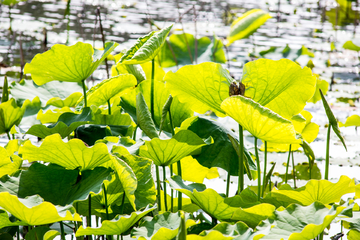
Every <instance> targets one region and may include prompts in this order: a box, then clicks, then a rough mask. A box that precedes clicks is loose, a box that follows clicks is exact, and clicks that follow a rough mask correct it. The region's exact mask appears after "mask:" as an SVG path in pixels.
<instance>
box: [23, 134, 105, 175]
mask: <svg viewBox="0 0 360 240" xmlns="http://www.w3.org/2000/svg"><path fill="white" fill-rule="evenodd" d="M19 154H22V157H23V159H27V160H28V161H29V162H33V161H44V162H50V163H55V164H58V165H60V166H62V167H65V168H68V169H75V168H80V171H84V170H87V169H93V168H95V167H97V166H100V165H101V164H103V163H106V162H107V161H110V160H111V155H110V154H109V152H108V149H107V147H106V145H105V144H104V143H97V144H95V145H94V146H93V147H90V148H88V147H86V146H85V144H84V142H83V141H81V140H79V139H71V140H70V141H69V142H67V143H65V142H63V141H62V140H61V137H60V135H59V134H54V135H50V136H47V137H46V138H45V139H44V141H43V143H42V144H41V146H40V147H36V146H34V145H33V144H32V143H31V142H30V141H27V142H26V143H25V144H24V146H22V147H20V149H19Z"/></svg>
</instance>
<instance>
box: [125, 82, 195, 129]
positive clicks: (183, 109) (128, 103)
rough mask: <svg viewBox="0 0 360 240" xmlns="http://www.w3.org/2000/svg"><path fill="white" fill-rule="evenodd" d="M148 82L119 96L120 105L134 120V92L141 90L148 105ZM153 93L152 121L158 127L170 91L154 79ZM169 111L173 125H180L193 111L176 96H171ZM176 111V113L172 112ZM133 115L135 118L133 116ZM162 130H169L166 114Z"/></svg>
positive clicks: (168, 119) (168, 120)
mask: <svg viewBox="0 0 360 240" xmlns="http://www.w3.org/2000/svg"><path fill="white" fill-rule="evenodd" d="M150 84H151V82H150V81H149V80H145V81H143V82H141V83H140V84H139V85H138V86H137V88H136V89H134V90H132V91H131V92H130V93H127V94H126V95H124V96H122V97H121V102H120V105H121V106H122V108H123V109H124V110H125V111H126V112H127V113H129V114H130V115H131V116H132V117H133V119H134V121H137V119H136V94H138V93H139V92H141V93H142V94H143V96H144V99H145V101H146V103H147V105H148V106H150ZM154 86H155V94H154V108H155V109H154V121H155V125H156V126H158V127H160V123H161V116H162V108H163V106H164V104H165V103H166V101H167V99H168V98H169V95H170V92H169V90H168V89H167V88H165V85H164V83H163V82H159V81H155V84H154ZM170 112H171V113H172V120H173V126H174V128H175V127H180V125H181V123H182V122H183V121H184V120H185V119H187V118H189V117H191V116H193V111H191V109H190V106H189V104H184V103H181V102H179V100H178V98H177V97H174V98H173V101H172V103H171V107H170ZM174 113H176V114H174ZM134 117H135V118H134ZM163 130H164V131H167V132H171V125H170V118H169V115H167V117H166V120H165V121H164V123H163Z"/></svg>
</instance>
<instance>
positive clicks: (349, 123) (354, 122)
mask: <svg viewBox="0 0 360 240" xmlns="http://www.w3.org/2000/svg"><path fill="white" fill-rule="evenodd" d="M339 126H340V127H353V126H355V127H358V126H360V116H359V115H356V114H354V115H351V116H350V117H348V118H347V119H346V122H345V124H344V123H342V122H339Z"/></svg>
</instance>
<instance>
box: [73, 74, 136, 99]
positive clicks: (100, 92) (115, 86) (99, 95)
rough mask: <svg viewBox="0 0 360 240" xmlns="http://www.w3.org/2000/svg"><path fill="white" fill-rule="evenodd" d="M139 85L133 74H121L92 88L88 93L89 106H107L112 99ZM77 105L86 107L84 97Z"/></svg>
mask: <svg viewBox="0 0 360 240" xmlns="http://www.w3.org/2000/svg"><path fill="white" fill-rule="evenodd" d="M136 84H137V81H136V78H135V77H134V75H132V74H121V75H118V76H116V77H112V78H109V79H106V80H103V81H102V82H100V83H99V84H97V85H95V86H94V87H92V88H91V89H90V90H89V91H88V92H87V93H86V96H87V104H88V106H91V105H95V106H101V105H103V104H106V103H107V101H108V100H110V99H111V98H112V97H114V96H116V95H119V94H121V93H122V92H124V91H125V90H127V89H129V88H131V87H134V86H135V85H136ZM77 105H80V106H82V105H84V97H81V98H80V99H79V101H78V102H77Z"/></svg>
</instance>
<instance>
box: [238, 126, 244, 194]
mask: <svg viewBox="0 0 360 240" xmlns="http://www.w3.org/2000/svg"><path fill="white" fill-rule="evenodd" d="M239 141H240V149H239V153H240V155H239V172H238V174H239V183H238V194H240V193H241V192H242V190H244V132H243V128H242V126H241V125H240V124H239Z"/></svg>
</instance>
